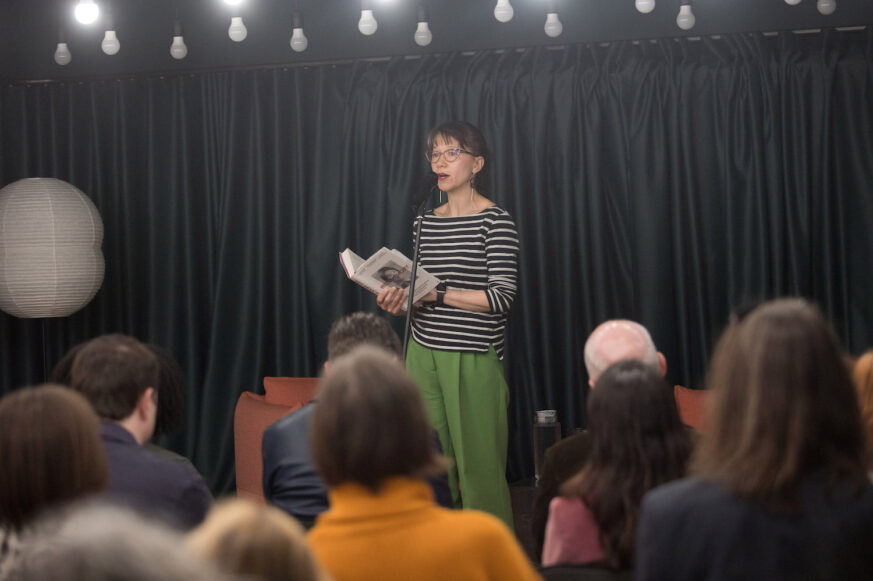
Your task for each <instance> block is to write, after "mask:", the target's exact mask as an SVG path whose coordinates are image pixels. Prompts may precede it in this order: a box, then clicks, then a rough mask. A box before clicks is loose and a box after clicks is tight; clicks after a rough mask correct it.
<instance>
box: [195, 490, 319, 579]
mask: <svg viewBox="0 0 873 581" xmlns="http://www.w3.org/2000/svg"><path fill="white" fill-rule="evenodd" d="M186 544H187V545H188V548H189V549H190V550H191V551H192V552H193V553H194V554H195V555H198V556H200V557H203V558H204V559H207V560H209V561H210V562H212V563H214V564H215V565H217V566H218V567H219V568H221V569H222V570H223V571H224V572H225V573H230V574H233V575H240V576H244V577H245V578H246V579H249V578H251V579H259V580H261V581H328V580H329V579H330V578H329V577H328V576H327V575H325V573H324V572H323V571H322V569H321V567H320V566H319V565H318V563H317V562H316V561H315V558H314V557H313V556H312V553H311V552H310V551H309V547H308V546H307V544H306V533H305V531H304V529H303V527H302V526H300V523H298V522H297V521H296V520H294V519H293V518H292V517H291V516H289V515H287V514H285V513H284V512H282V511H281V510H279V509H278V508H276V507H274V506H265V505H263V504H257V503H255V502H253V501H251V500H242V499H233V500H226V501H222V502H220V503H218V504H217V505H216V506H215V508H213V509H212V511H210V513H209V516H208V517H207V518H206V520H205V521H204V522H203V523H202V524H201V525H200V526H199V527H197V528H196V529H194V530H193V531H191V532H190V533H189V534H188V538H187V541H186Z"/></svg>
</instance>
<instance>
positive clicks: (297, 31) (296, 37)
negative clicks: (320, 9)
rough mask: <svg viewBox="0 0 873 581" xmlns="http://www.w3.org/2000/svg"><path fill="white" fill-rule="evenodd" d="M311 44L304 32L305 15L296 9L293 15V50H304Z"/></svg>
mask: <svg viewBox="0 0 873 581" xmlns="http://www.w3.org/2000/svg"><path fill="white" fill-rule="evenodd" d="M308 46H309V39H308V38H306V35H305V34H303V15H302V14H300V12H298V11H295V12H294V14H293V15H292V17H291V50H293V51H294V52H303V51H304V50H306V47H308Z"/></svg>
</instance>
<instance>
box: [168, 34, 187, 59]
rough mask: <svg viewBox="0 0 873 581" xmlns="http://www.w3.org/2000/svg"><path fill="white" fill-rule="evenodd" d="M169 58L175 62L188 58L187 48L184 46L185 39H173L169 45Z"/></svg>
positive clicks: (179, 37)
mask: <svg viewBox="0 0 873 581" xmlns="http://www.w3.org/2000/svg"><path fill="white" fill-rule="evenodd" d="M170 56H172V57H173V58H174V59H176V60H177V61H180V60H182V59H183V58H185V57H186V56H188V47H187V46H185V39H184V38H182V37H181V36H174V37H173V44H171V45H170Z"/></svg>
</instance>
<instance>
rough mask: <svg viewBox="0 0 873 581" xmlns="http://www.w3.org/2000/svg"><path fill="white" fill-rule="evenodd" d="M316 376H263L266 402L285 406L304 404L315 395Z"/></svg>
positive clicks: (316, 386)
mask: <svg viewBox="0 0 873 581" xmlns="http://www.w3.org/2000/svg"><path fill="white" fill-rule="evenodd" d="M318 381H319V379H318V378H317V377H265V378H264V391H265V392H267V402H268V403H275V404H280V405H287V406H296V405H306V404H308V403H309V402H310V401H312V398H313V397H315V390H316V389H317V388H318Z"/></svg>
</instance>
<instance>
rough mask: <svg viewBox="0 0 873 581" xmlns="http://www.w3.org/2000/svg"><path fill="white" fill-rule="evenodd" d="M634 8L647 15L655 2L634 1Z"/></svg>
mask: <svg viewBox="0 0 873 581" xmlns="http://www.w3.org/2000/svg"><path fill="white" fill-rule="evenodd" d="M636 7H637V10H639V11H640V12H642V13H643V14H648V13H649V12H651V11H652V10H654V9H655V0H636Z"/></svg>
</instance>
